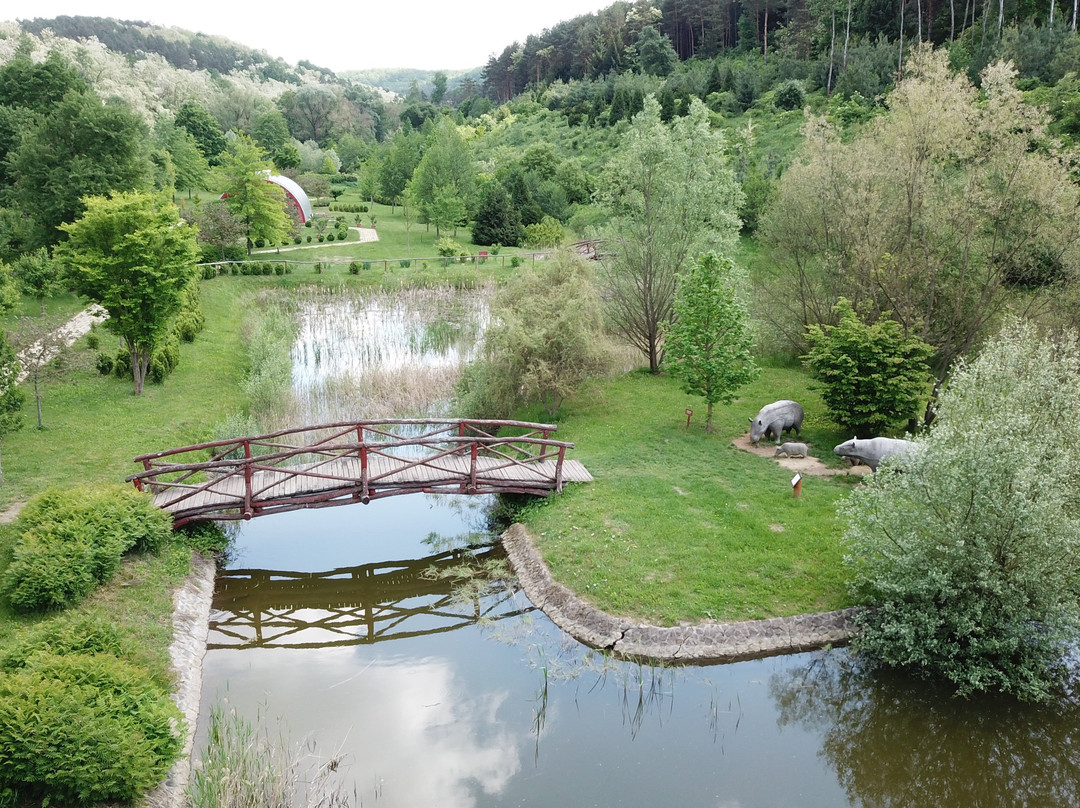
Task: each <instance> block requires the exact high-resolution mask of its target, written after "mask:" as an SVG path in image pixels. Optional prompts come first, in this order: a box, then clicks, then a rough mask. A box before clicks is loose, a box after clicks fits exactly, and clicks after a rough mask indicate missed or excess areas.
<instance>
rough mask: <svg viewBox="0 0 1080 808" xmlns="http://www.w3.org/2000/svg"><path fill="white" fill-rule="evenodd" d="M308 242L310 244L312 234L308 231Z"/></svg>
mask: <svg viewBox="0 0 1080 808" xmlns="http://www.w3.org/2000/svg"><path fill="white" fill-rule="evenodd" d="M307 243H308V244H310V243H311V234H310V233H308V236H307Z"/></svg>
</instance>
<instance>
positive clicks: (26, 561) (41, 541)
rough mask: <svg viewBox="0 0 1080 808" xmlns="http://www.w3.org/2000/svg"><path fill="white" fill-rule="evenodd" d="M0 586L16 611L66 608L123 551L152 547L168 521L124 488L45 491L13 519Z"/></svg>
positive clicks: (103, 576)
mask: <svg viewBox="0 0 1080 808" xmlns="http://www.w3.org/2000/svg"><path fill="white" fill-rule="evenodd" d="M16 530H17V531H18V533H19V535H18V537H17V538H16V540H15V544H14V546H13V548H12V561H11V563H10V564H9V565H8V568H7V569H6V570H5V571H4V575H3V578H2V589H3V591H4V592H5V593H6V594H7V595H8V597H9V598H10V599H11V603H12V605H13V606H14V607H15V608H16V609H17V610H19V611H23V612H29V611H48V610H53V609H65V608H67V607H69V606H72V605H74V604H75V603H78V602H80V601H81V600H83V599H84V598H85V597H86V596H87V595H89V594H90V592H92V591H93V590H94V587H95V586H97V585H98V584H101V583H104V582H106V581H108V580H109V579H110V578H111V577H112V575H113V574H114V573H115V572H116V570H117V569H119V566H120V562H121V557H122V556H123V554H124V553H126V552H128V551H129V550H133V549H134V550H137V551H139V552H151V551H156V550H158V549H159V548H160V547H161V546H162V545H163V544H164V543H165V542H166V541H168V540H169V538H170V536H171V535H172V517H171V516H170V515H169V514H168V513H166V512H165V511H162V510H161V509H159V508H156V507H154V505H153V503H152V502H151V500H150V498H149V497H148V496H146V495H145V494H140V493H139V492H138V491H136V490H135V489H134V488H129V487H127V486H109V485H106V486H95V487H93V488H90V487H82V488H72V489H57V488H53V489H49V490H48V491H46V492H44V493H42V494H39V495H38V496H36V497H34V498H33V499H31V500H30V502H28V503H27V505H26V507H25V508H23V510H22V512H21V513H20V514H19V519H18V522H17V523H16Z"/></svg>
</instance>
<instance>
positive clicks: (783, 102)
mask: <svg viewBox="0 0 1080 808" xmlns="http://www.w3.org/2000/svg"><path fill="white" fill-rule="evenodd" d="M773 106H775V107H776V108H777V109H802V108H803V107H804V106H806V90H804V89H803V85H802V82H801V81H799V80H798V79H788V80H787V81H785V82H784V83H782V84H781V85H780V86H779V87H777V88H776V92H775V94H774V95H773Z"/></svg>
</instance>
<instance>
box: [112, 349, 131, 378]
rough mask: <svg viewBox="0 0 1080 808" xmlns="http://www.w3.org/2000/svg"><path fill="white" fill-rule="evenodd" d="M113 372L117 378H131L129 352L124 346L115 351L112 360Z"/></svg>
mask: <svg viewBox="0 0 1080 808" xmlns="http://www.w3.org/2000/svg"><path fill="white" fill-rule="evenodd" d="M113 374H114V375H115V376H116V377H117V378H118V379H129V378H131V354H129V353H128V352H127V349H126V348H121V349H120V350H119V351H117V352H116V359H115V360H114V361H113Z"/></svg>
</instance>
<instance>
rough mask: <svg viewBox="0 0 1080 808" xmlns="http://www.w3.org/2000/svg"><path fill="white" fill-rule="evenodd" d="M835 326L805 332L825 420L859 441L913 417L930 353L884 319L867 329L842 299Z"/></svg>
mask: <svg viewBox="0 0 1080 808" xmlns="http://www.w3.org/2000/svg"><path fill="white" fill-rule="evenodd" d="M835 311H836V312H837V314H838V315H839V322H838V323H837V324H836V325H834V326H831V325H819V324H816V323H815V324H814V325H812V326H810V328H809V329H808V338H809V341H810V346H811V348H810V353H809V354H808V355H807V356H806V357H805V359H806V362H807V364H808V365H809V367H810V369H811V372H812V373H813V376H814V378H815V379H817V380H818V381H819V382H821V385H822V398H824V399H825V404H826V405H827V406H828V408H829V417H830V418H832V419H833V420H834V421H836V423H838V424H842V425H844V426H847V427H850V428H851V429H853V430H855V432H856V434H857V435H858V434H861V435H862V436H863V437H874V436H876V435H879V434H880V433H881V432H882V431H884V430H887V429H888V428H889V427H891V426H893V425H895V424H896V423H897V422H899V421H905V420H907V419H910V418H914V417H915V416H916V415H917V414H918V412H919V409H920V407H921V405H922V404H923V403H925V401H926V398H927V396H928V395H929V393H930V386H931V382H932V377H931V375H930V365H929V360H930V357H931V356H933V353H934V349H933V348H931V347H930V346H929V345H927V344H926V343H925V342H923V341H922V340H920V339H918V338H917V337H905V336H904V329H903V328H901V326H900V324H899V323H897V322H895V321H894V320H890V319H888V317H886V316H882V317H880V318H879V319H878V320H877V322H875V323H873V324H872V325H868V324H866V323H864V322H863V321H862V320H860V319H859V315H858V314H856V313H855V309H854V308H853V307H852V305H851V303H850V302H849V301H848V300H845V299H843V298H841V299H840V302H839V303H837V305H836V307H835Z"/></svg>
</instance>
